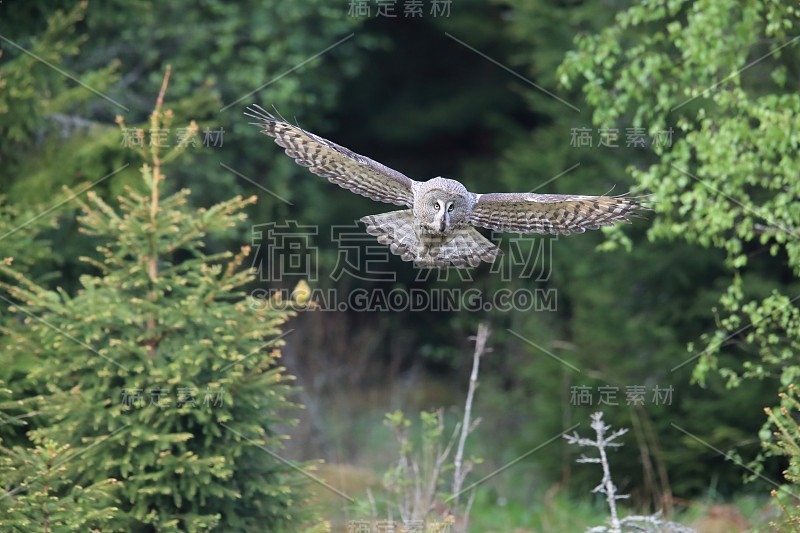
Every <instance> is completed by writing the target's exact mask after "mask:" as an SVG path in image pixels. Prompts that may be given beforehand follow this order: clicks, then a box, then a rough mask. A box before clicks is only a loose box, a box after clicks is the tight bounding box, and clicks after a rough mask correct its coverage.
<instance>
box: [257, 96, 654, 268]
mask: <svg viewBox="0 0 800 533" xmlns="http://www.w3.org/2000/svg"><path fill="white" fill-rule="evenodd" d="M245 115H246V116H248V117H251V118H254V119H256V120H257V122H253V123H252V124H255V125H256V126H259V127H260V128H261V132H262V133H264V134H265V135H269V136H270V137H274V138H275V143H276V144H277V145H278V146H281V147H282V148H284V149H285V150H286V154H287V155H288V156H289V157H291V158H292V159H294V160H295V162H296V163H297V164H299V165H302V166H304V167H308V169H309V170H310V171H311V172H313V173H314V174H317V175H318V176H322V177H323V178H327V179H328V181H330V182H331V183H335V184H336V185H338V186H340V187H343V188H345V189H349V190H351V191H352V192H354V193H357V194H360V195H362V196H366V197H367V198H370V199H372V200H377V201H380V202H387V203H392V204H396V205H401V206H404V207H406V208H407V209H401V210H398V211H390V212H388V213H381V214H379V215H369V216H365V217H363V218H361V221H362V222H363V223H364V224H365V225H366V231H367V233H369V234H370V235H374V236H376V237H377V239H378V242H380V243H382V244H385V245H388V246H389V250H391V252H392V253H393V254H396V255H399V256H400V258H401V259H402V260H403V261H413V262H414V264H415V265H417V266H419V267H424V268H447V267H450V266H453V267H458V268H463V267H476V266H478V265H480V264H481V262H482V261H486V262H487V263H492V262H494V261H495V259H497V258H498V257H499V256H500V255H501V254H502V252H501V250H500V249H499V248H498V247H497V246H495V245H494V244H493V243H492V242H491V241H490V240H489V239H487V238H486V237H484V236H483V235H481V234H480V232H478V231H477V230H476V229H475V226H480V227H482V228H487V229H491V230H496V231H503V232H513V233H549V234H561V235H569V234H571V233H583V232H584V231H586V230H587V229H597V228H599V227H601V226H611V225H613V224H615V223H617V222H626V223H629V222H630V220H629V217H632V216H637V217H638V216H640V215H639V214H638V212H637V210H642V209H645V208H644V207H643V206H642V205H641V204H640V203H639V202H638V201H637V199H635V198H631V197H624V196H578V195H561V194H534V193H488V194H477V193H473V192H469V191H468V190H467V189H466V187H464V185H462V184H461V183H460V182H458V181H456V180H452V179H447V178H442V177H436V178H433V179H430V180H428V181H415V180H412V179H411V178H409V177H408V176H406V175H404V174H401V173H400V172H398V171H396V170H394V169H391V168H389V167H387V166H385V165H382V164H381V163H378V162H377V161H373V160H372V159H370V158H368V157H365V156H363V155H359V154H357V153H355V152H352V151H350V150H348V149H347V148H345V147H343V146H340V145H338V144H336V143H334V142H331V141H329V140H327V139H323V138H322V137H319V136H317V135H314V134H313V133H310V132H308V131H305V130H304V129H302V128H300V127H298V126H295V125H293V124H290V123H289V122H286V121H285V120H281V119H279V118H276V117H275V116H273V115H271V114H270V113H268V112H267V111H265V110H264V109H263V108H261V107H260V106H258V105H252V106H250V107H248V108H247V111H246V112H245Z"/></svg>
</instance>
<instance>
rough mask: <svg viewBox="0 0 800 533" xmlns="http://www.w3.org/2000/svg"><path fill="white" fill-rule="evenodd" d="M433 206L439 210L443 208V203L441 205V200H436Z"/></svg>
mask: <svg viewBox="0 0 800 533" xmlns="http://www.w3.org/2000/svg"><path fill="white" fill-rule="evenodd" d="M433 208H434V209H436V210H437V211H438V210H439V209H441V208H442V206H441V205H439V202H436V203H435V204H433Z"/></svg>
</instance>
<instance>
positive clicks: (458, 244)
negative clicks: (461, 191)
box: [361, 209, 502, 268]
mask: <svg viewBox="0 0 800 533" xmlns="http://www.w3.org/2000/svg"><path fill="white" fill-rule="evenodd" d="M361 221H362V222H364V223H365V224H366V225H367V233H369V234H370V235H375V236H376V237H377V238H378V242H379V243H381V244H386V245H388V246H389V250H390V251H391V252H392V253H393V254H395V255H399V256H400V258H401V259H402V260H403V261H414V264H416V265H417V266H419V267H425V268H433V267H438V268H447V267H450V266H454V267H457V268H464V267H476V266H478V265H480V264H481V261H486V262H487V263H493V262H494V260H495V259H497V257H498V256H500V255H501V254H502V252H501V251H500V249H499V248H498V247H497V246H495V245H494V244H493V243H492V242H491V241H490V240H489V239H487V238H486V237H484V236H483V235H481V234H480V233H479V232H478V230H476V229H475V228H473V227H472V226H464V227H461V228H458V229H455V230H453V232H451V233H447V234H440V233H430V232H427V231H424V230H421V229H420V228H418V227H417V225H416V224H415V220H414V214H413V212H412V211H411V210H410V209H404V210H401V211H391V212H389V213H382V214H380V215H369V216H366V217H363V218H362V219H361Z"/></svg>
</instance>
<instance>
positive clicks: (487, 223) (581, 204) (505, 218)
mask: <svg viewBox="0 0 800 533" xmlns="http://www.w3.org/2000/svg"><path fill="white" fill-rule="evenodd" d="M644 209H647V208H646V207H644V206H642V205H641V204H640V203H639V202H637V199H636V198H631V197H625V196H577V195H575V196H573V195H563V194H534V193H492V194H476V195H475V204H474V207H473V209H472V216H471V217H470V222H471V223H472V224H474V225H476V226H481V227H484V228H489V229H493V230H497V231H507V232H511V233H553V234H562V235H569V234H570V233H583V232H584V231H586V230H587V229H597V228H599V227H600V226H612V225H614V224H616V223H618V222H625V223H630V220H629V217H641V215H639V214H638V213H637V210H644Z"/></svg>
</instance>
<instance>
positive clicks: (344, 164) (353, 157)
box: [245, 104, 415, 207]
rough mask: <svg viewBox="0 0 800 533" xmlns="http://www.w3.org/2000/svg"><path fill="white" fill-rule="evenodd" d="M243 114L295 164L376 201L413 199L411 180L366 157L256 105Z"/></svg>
mask: <svg viewBox="0 0 800 533" xmlns="http://www.w3.org/2000/svg"><path fill="white" fill-rule="evenodd" d="M245 115H247V116H248V117H252V118H254V119H256V120H258V122H253V123H252V124H255V125H256V126H259V127H261V133H263V134H265V135H269V136H270V137H275V144H277V145H278V146H282V147H283V148H285V149H286V154H287V155H288V156H289V157H291V158H292V159H294V160H295V162H296V163H297V164H298V165H302V166H304V167H308V169H309V170H310V171H311V172H313V173H314V174H317V175H318V176H322V177H324V178H328V180H329V181H330V182H331V183H335V184H336V185H338V186H340V187H344V188H345V189H349V190H351V191H353V192H354V193H357V194H360V195H362V196H366V197H367V198H371V199H373V200H377V201H379V202H388V203H392V204H397V205H404V206H407V207H411V206H412V204H413V203H414V193H413V190H412V189H413V185H414V183H415V182H414V180H412V179H411V178H409V177H408V176H405V175H404V174H401V173H400V172H397V171H396V170H393V169H391V168H389V167H387V166H384V165H382V164H380V163H378V162H377V161H373V160H372V159H370V158H368V157H364V156H363V155H359V154H357V153H355V152H352V151H350V150H348V149H347V148H345V147H343V146H339V145H338V144H336V143H334V142H331V141H329V140H327V139H323V138H322V137H319V136H317V135H314V134H313V133H310V132H307V131H305V130H304V129H302V128H300V127H298V126H294V125H292V124H289V123H288V122H286V121H283V120H280V119H278V118H275V117H274V116H273V115H271V114H270V113H268V112H267V111H265V110H264V109H262V108H261V107H260V106H258V105H255V104H254V105H251V106H250V107H248V108H247V112H245Z"/></svg>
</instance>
